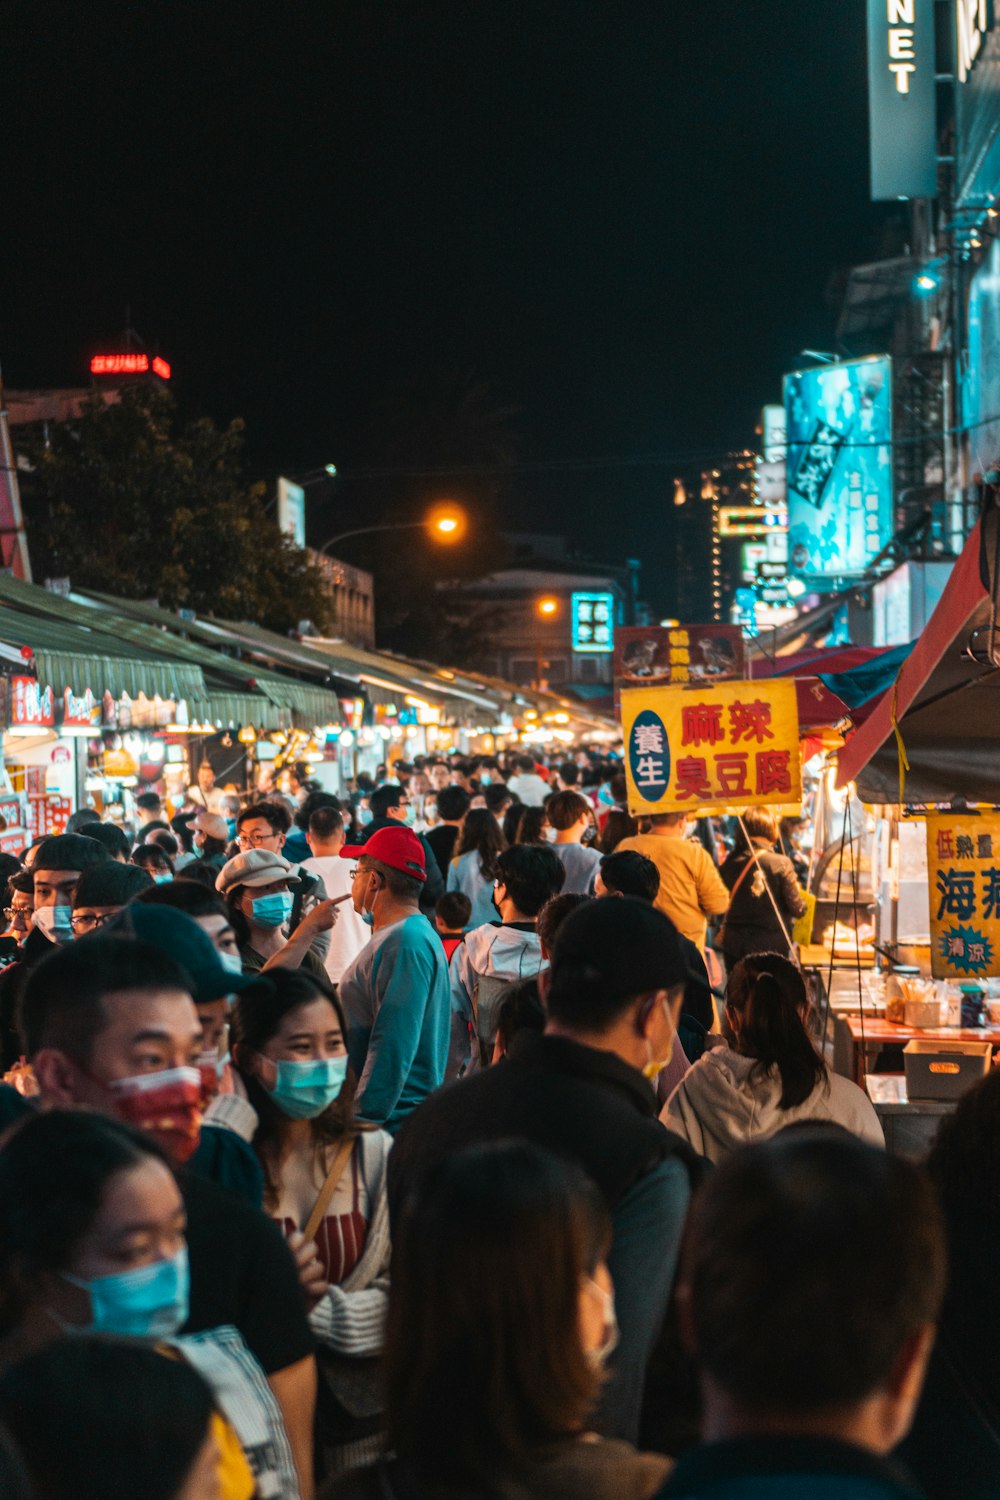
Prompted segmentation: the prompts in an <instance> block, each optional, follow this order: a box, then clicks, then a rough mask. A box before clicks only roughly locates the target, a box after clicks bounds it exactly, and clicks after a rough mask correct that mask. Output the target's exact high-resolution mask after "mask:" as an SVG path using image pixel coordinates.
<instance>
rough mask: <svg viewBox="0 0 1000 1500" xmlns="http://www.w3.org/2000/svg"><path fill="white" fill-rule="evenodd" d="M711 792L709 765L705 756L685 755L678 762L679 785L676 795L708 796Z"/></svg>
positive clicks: (676, 788)
mask: <svg viewBox="0 0 1000 1500" xmlns="http://www.w3.org/2000/svg"><path fill="white" fill-rule="evenodd" d="M710 792H711V787H710V785H709V780H708V766H707V764H706V762H705V759H704V757H703V756H700V755H684V756H682V757H681V759H680V760H679V761H678V762H677V786H676V787H675V789H674V795H675V796H676V797H677V798H678V799H680V798H681V797H707V796H708V795H709V794H710Z"/></svg>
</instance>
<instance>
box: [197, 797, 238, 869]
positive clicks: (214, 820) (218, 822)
mask: <svg viewBox="0 0 1000 1500" xmlns="http://www.w3.org/2000/svg"><path fill="white" fill-rule="evenodd" d="M191 823H192V828H193V832H192V843H193V844H194V850H195V858H196V859H200V860H204V861H205V863H206V864H210V865H213V866H214V867H215V869H216V870H221V869H222V866H223V865H224V864H225V862H226V850H227V848H228V847H229V824H228V823H227V822H226V819H225V818H224V817H222V816H221V815H220V814H219V813H210V812H205V811H204V810H202V811H201V812H198V813H195V815H194V817H193V818H192V820H191Z"/></svg>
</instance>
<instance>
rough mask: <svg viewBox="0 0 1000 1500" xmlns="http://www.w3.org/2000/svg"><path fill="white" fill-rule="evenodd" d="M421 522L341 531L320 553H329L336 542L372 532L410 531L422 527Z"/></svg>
mask: <svg viewBox="0 0 1000 1500" xmlns="http://www.w3.org/2000/svg"><path fill="white" fill-rule="evenodd" d="M424 524H425V523H424V522H423V521H393V522H390V523H387V524H386V525H384V526H357V527H355V529H354V530H353V531H341V532H340V533H339V534H338V535H337V536H332V537H331V538H330V540H329V541H328V542H324V543H323V545H322V547H320V549H319V550H320V552H329V550H330V548H331V547H335V546H336V545H337V543H338V542H346V541H347V539H348V537H352V536H368V535H369V533H370V532H373V531H412V530H414V529H415V528H416V527H418V526H423V525H424Z"/></svg>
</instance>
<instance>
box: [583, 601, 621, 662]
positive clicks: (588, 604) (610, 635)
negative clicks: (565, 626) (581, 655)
mask: <svg viewBox="0 0 1000 1500" xmlns="http://www.w3.org/2000/svg"><path fill="white" fill-rule="evenodd" d="M614 630H615V596H614V594H574V595H573V650H574V651H610V650H611V649H612V647H613V646H614Z"/></svg>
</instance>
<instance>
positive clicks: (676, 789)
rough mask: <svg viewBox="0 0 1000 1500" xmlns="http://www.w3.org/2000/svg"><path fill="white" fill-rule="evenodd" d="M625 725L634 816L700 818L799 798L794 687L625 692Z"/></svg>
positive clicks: (725, 685) (738, 685)
mask: <svg viewBox="0 0 1000 1500" xmlns="http://www.w3.org/2000/svg"><path fill="white" fill-rule="evenodd" d="M622 728H623V734H624V739H625V747H626V754H625V772H626V779H627V783H628V806H629V811H630V812H631V813H632V815H633V816H638V815H641V814H649V813H653V814H655V813H665V812H678V811H681V810H683V811H685V812H687V813H688V814H689V815H690V816H691V817H693V818H697V817H701V816H702V815H703V814H705V813H708V812H721V811H725V810H727V809H731V808H740V809H742V808H744V807H760V806H765V805H767V804H783V805H787V804H794V803H797V802H798V801H799V800H800V798H801V794H802V775H801V763H800V756H799V721H798V702H797V698H796V691H795V683H794V682H790V681H784V682H782V681H775V680H774V679H771V680H770V681H762V682H722V683H704V684H702V685H701V686H700V687H697V688H691V687H674V686H672V687H661V688H632V689H626V690H625V691H623V693H622Z"/></svg>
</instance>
